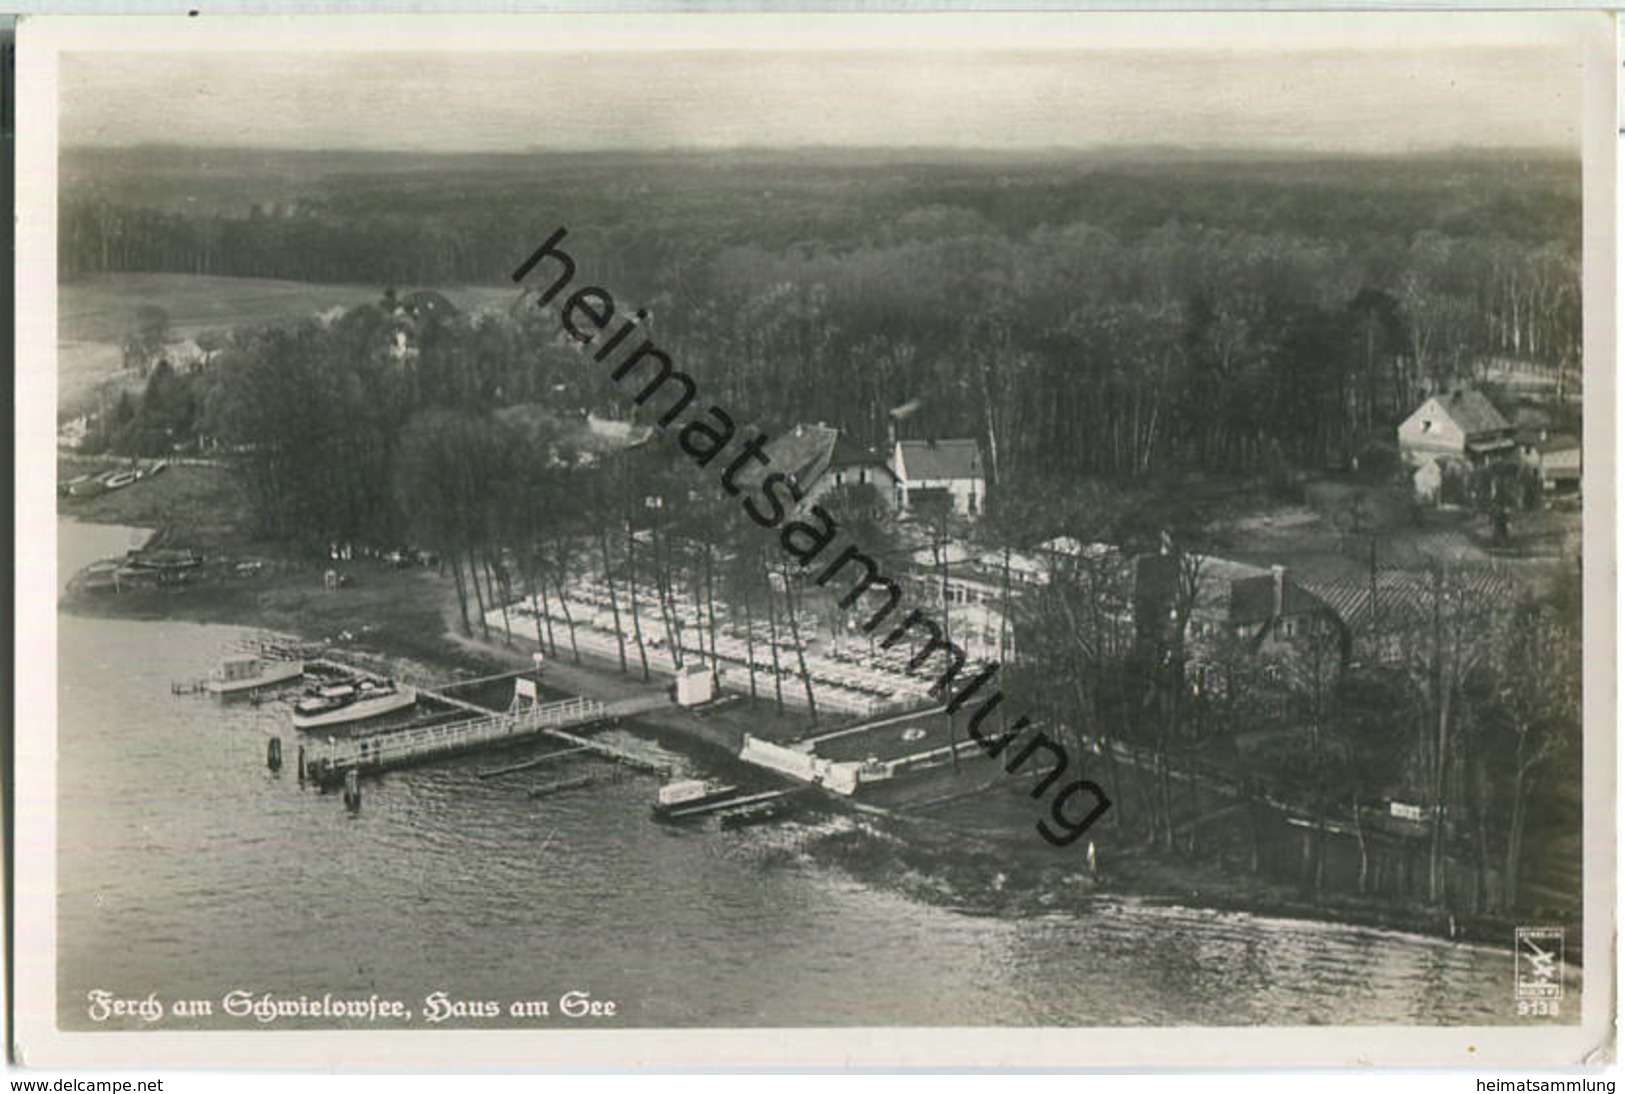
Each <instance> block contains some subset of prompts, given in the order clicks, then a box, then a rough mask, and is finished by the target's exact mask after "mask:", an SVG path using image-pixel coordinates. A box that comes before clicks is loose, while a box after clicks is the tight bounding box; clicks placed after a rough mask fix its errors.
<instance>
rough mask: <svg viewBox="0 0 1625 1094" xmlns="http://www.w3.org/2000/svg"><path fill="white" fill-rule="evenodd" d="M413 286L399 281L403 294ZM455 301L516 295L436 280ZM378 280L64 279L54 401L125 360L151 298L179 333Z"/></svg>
mask: <svg viewBox="0 0 1625 1094" xmlns="http://www.w3.org/2000/svg"><path fill="white" fill-rule="evenodd" d="M415 287H416V286H408V285H402V286H397V288H398V289H399V291H401V292H402V293H403V294H404V293H406V292H409V291H411V290H412V289H413V288H415ZM439 291H441V292H443V293H444V294H445V296H446V298H447V299H448V300H450V301H451V302H452V303H453V304H455V305H457V306H458V307H459V308H464V309H471V308H477V307H484V306H489V305H496V306H502V305H506V304H507V303H509V302H510V301H511V300H512V299H513V298H514V292H513V290H512V289H511V288H508V287H506V286H495V287H489V286H467V285H465V286H453V287H449V288H440V290H439ZM382 295H383V286H381V285H324V284H314V283H310V284H307V283H305V282H299V281H271V280H261V279H257V278H247V277H198V276H193V275H189V274H157V273H125V274H105V275H101V276H97V277H88V278H83V279H80V280H76V281H71V282H67V283H64V284H63V285H61V286H60V287H59V288H58V290H57V403H58V406H59V407H62V408H64V409H78V408H79V407H80V406H82V405H83V403H84V401H85V399H86V398H87V397H88V396H89V395H90V394H91V393H92V392H94V391H95V389H96V388H97V387H98V386H99V385H101V384H102V383H104V382H105V381H107V380H109V379H112V378H114V377H117V376H118V375H119V373H120V371H121V368H122V364H123V350H122V348H121V347H122V344H123V341H124V338H125V336H126V335H128V334H129V333H131V332H132V331H133V330H134V329H135V326H136V309H137V308H139V307H141V306H142V305H145V304H156V305H157V306H158V307H160V308H163V309H164V310H165V311H166V312H168V313H169V320H170V326H171V330H172V332H173V334H174V336H175V337H177V338H196V337H197V336H198V335H200V334H203V333H205V332H210V331H221V332H223V331H228V330H231V329H232V328H234V327H242V326H254V325H257V324H264V323H282V322H288V321H290V320H297V319H303V318H307V317H309V316H312V315H315V314H316V313H317V312H320V311H326V310H327V309H328V308H332V307H334V306H341V307H346V308H349V307H354V306H356V305H358V304H368V303H373V302H375V301H377V300H378V299H379V298H380V297H381V296H382Z"/></svg>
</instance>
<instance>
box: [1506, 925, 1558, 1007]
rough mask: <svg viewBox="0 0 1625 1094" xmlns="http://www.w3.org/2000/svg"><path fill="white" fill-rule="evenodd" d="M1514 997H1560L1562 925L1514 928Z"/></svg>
mask: <svg viewBox="0 0 1625 1094" xmlns="http://www.w3.org/2000/svg"><path fill="white" fill-rule="evenodd" d="M1516 947H1517V958H1516V960H1517V963H1518V966H1517V997H1518V998H1519V999H1561V998H1563V928H1562V927H1519V928H1518V929H1517V943H1516Z"/></svg>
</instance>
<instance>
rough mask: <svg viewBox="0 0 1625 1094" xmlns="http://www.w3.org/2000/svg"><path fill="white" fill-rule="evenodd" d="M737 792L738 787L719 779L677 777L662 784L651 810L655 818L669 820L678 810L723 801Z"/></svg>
mask: <svg viewBox="0 0 1625 1094" xmlns="http://www.w3.org/2000/svg"><path fill="white" fill-rule="evenodd" d="M737 793H739V787H737V786H734V785H733V784H732V783H725V782H722V781H721V780H719V779H678V780H676V781H674V782H669V783H667V784H666V785H665V786H662V787H661V788H660V790H659V792H658V793H657V794H656V796H655V804H654V807H653V809H652V810H651V812H653V814H654V818H655V820H669V819H673V818H672V813H673V812H676V811H678V810H686V809H692V808H694V807H695V806H699V805H709V804H710V803H712V802H719V801H725V800H726V799H728V798H730V797H732V796H733V795H735V794H737Z"/></svg>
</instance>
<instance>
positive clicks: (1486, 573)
mask: <svg viewBox="0 0 1625 1094" xmlns="http://www.w3.org/2000/svg"><path fill="white" fill-rule="evenodd" d="M1449 580H1450V588H1451V591H1452V592H1453V593H1454V594H1456V595H1461V596H1464V597H1465V598H1466V599H1467V601H1468V602H1469V603H1472V604H1475V605H1478V606H1480V607H1484V608H1488V609H1491V610H1497V609H1499V610H1504V609H1506V608H1509V607H1511V605H1512V604H1513V603H1514V602H1515V601H1516V599H1517V589H1516V588H1515V587H1514V585H1513V584H1512V583H1511V582H1510V581H1508V580H1507V579H1506V578H1505V577H1503V576H1501V575H1500V574H1498V573H1496V572H1495V571H1493V570H1488V569H1478V568H1469V567H1458V568H1456V569H1453V570H1451V572H1450V578H1449ZM1307 585H1308V586H1309V588H1310V589H1311V590H1312V591H1313V592H1314V594H1315V595H1316V596H1318V597H1320V598H1321V599H1322V600H1323V601H1325V603H1326V604H1327V605H1328V606H1329V607H1330V608H1331V609H1332V611H1334V612H1336V613H1337V614H1338V615H1339V616H1340V617H1341V618H1342V620H1343V622H1344V623H1346V624H1348V626H1349V628H1350V629H1351V630H1354V631H1356V632H1359V631H1364V630H1366V629H1367V628H1369V627H1370V626H1371V578H1370V577H1369V576H1364V577H1348V578H1342V579H1340V580H1337V581H1309V582H1307ZM1377 616H1378V620H1379V622H1380V623H1381V625H1382V628H1383V629H1384V630H1385V631H1387V630H1398V629H1404V628H1410V627H1418V626H1428V625H1431V622H1432V619H1433V577H1432V575H1431V574H1427V573H1412V572H1410V571H1405V570H1381V571H1378V573H1377Z"/></svg>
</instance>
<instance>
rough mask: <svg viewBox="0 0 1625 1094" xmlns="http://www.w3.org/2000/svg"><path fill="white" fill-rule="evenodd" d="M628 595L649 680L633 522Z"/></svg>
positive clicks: (628, 537) (634, 631) (629, 532)
mask: <svg viewBox="0 0 1625 1094" xmlns="http://www.w3.org/2000/svg"><path fill="white" fill-rule="evenodd" d="M626 595H627V598H628V599H630V600H631V601H632V638H633V641H635V642H636V643H637V644H638V660H639V661H640V662H641V663H642V665H643V679H644V680H646V681H647V680H648V679H649V650H648V648H647V647H646V646H644V644H643V613H642V612H640V611H639V610H638V599H639V597H638V538H637V536H635V535H633V533H632V522H631V521H628V522H627V524H626Z"/></svg>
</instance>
